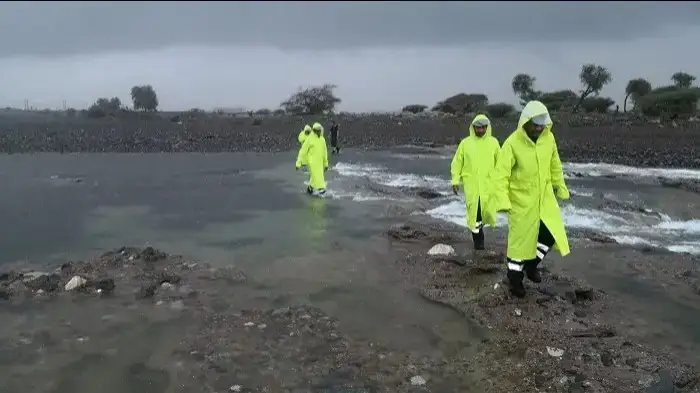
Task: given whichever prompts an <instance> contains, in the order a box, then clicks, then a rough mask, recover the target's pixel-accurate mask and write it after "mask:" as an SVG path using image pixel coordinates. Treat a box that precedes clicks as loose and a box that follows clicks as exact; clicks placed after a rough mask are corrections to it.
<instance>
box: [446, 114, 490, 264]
mask: <svg viewBox="0 0 700 393" xmlns="http://www.w3.org/2000/svg"><path fill="white" fill-rule="evenodd" d="M499 149H500V145H499V143H498V139H496V138H494V137H493V136H491V121H490V120H489V118H488V117H486V116H485V115H477V116H476V117H475V118H474V119H473V120H472V122H471V124H470V125H469V136H467V137H466V138H464V139H462V142H460V144H459V146H458V147H457V151H456V152H455V155H454V157H453V158H452V165H451V166H450V174H451V179H452V192H454V194H455V195H457V193H458V192H459V185H460V184H462V186H463V188H464V199H465V200H466V202H467V214H466V217H467V226H468V227H469V229H470V230H471V232H472V240H473V241H474V249H476V250H483V249H484V225H485V224H488V225H495V224H496V220H495V217H494V215H493V214H489V211H488V209H484V208H482V200H484V201H485V199H486V198H487V197H488V195H489V193H488V186H489V182H488V176H489V174H490V172H491V171H492V170H493V167H494V166H495V165H496V158H497V157H498V150H499Z"/></svg>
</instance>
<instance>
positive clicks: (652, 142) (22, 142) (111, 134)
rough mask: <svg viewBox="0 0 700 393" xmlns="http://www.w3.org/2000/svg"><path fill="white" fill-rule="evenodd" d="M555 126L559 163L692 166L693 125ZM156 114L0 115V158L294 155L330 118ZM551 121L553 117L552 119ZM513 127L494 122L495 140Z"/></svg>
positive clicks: (445, 126) (371, 125) (344, 121)
mask: <svg viewBox="0 0 700 393" xmlns="http://www.w3.org/2000/svg"><path fill="white" fill-rule="evenodd" d="M579 117H580V119H577V120H576V121H572V120H571V119H567V120H566V121H564V120H562V121H560V122H558V123H556V125H555V132H556V134H557V142H558V146H559V152H560V154H561V156H562V159H563V160H565V161H574V162H591V161H592V162H608V163H619V164H626V165H633V166H656V167H686V168H700V159H699V158H698V156H699V155H700V154H698V153H699V152H700V127H699V126H700V123H693V122H685V123H680V122H679V123H677V124H656V123H653V122H638V121H635V122H630V121H627V120H624V118H623V117H616V116H613V115H609V116H607V117H600V118H598V117H591V116H579ZM334 119H335V120H337V121H338V123H339V124H340V143H341V144H342V146H345V147H352V148H364V149H372V148H387V147H393V146H396V145H405V144H430V145H452V144H456V143H457V142H458V141H459V140H460V139H461V138H463V137H464V136H465V135H466V132H467V131H466V127H465V124H466V120H465V119H461V118H455V117H415V116H403V117H397V116H389V115H367V116H356V115H338V116H336V117H334ZM175 120H176V121H171V119H167V118H163V117H161V116H159V115H151V116H146V115H142V116H141V117H139V116H135V115H134V116H129V117H127V118H105V119H88V118H80V117H74V118H71V117H66V116H65V115H61V114H51V113H49V114H36V115H31V116H18V115H3V114H0V152H5V153H28V152H64V153H70V152H221V151H259V152H262V151H287V150H290V149H296V148H297V147H298V142H297V140H296V135H297V133H298V132H299V131H300V130H301V128H302V127H303V125H304V124H305V123H309V122H314V121H321V122H322V123H323V124H325V125H326V127H330V118H312V117H306V118H302V117H266V118H261V119H254V118H247V117H244V118H221V117H207V118H196V119H184V118H177V119H175ZM555 120H556V119H555ZM514 126H515V123H514V121H512V120H510V121H505V120H504V121H494V134H495V136H497V137H498V138H499V139H500V140H501V141H503V140H504V139H505V137H506V136H507V135H508V134H509V133H510V132H511V131H512V130H513V128H514Z"/></svg>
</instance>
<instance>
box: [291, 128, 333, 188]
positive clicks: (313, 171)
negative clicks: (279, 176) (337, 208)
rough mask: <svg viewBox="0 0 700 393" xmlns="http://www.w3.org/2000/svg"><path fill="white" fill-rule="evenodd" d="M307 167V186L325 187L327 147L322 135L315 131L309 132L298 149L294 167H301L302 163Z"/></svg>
mask: <svg viewBox="0 0 700 393" xmlns="http://www.w3.org/2000/svg"><path fill="white" fill-rule="evenodd" d="M304 162H305V163H306V165H307V167H308V168H309V186H310V187H311V188H313V189H314V190H322V189H325V188H326V178H325V174H324V171H325V170H326V168H328V148H327V147H326V141H325V140H324V139H323V137H321V136H318V135H316V133H311V134H309V135H308V136H307V137H306V139H305V140H304V144H303V145H301V148H300V149H299V154H298V155H297V162H296V167H297V168H301V166H302V163H304Z"/></svg>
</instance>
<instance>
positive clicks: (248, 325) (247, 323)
mask: <svg viewBox="0 0 700 393" xmlns="http://www.w3.org/2000/svg"><path fill="white" fill-rule="evenodd" d="M243 326H245V327H251V326H255V324H254V323H253V322H246V323H245V324H244V325H243Z"/></svg>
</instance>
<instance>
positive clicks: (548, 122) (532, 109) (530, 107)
mask: <svg viewBox="0 0 700 393" xmlns="http://www.w3.org/2000/svg"><path fill="white" fill-rule="evenodd" d="M532 118H539V120H541V122H542V123H543V124H542V125H544V130H542V134H546V133H549V132H551V130H552V124H553V122H552V118H551V117H550V116H549V111H548V110H547V107H546V106H545V105H544V104H543V103H541V102H540V101H530V102H528V103H527V105H525V108H523V111H522V112H520V120H518V130H519V131H521V132H525V130H523V125H525V123H527V122H528V121H530V119H532Z"/></svg>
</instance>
